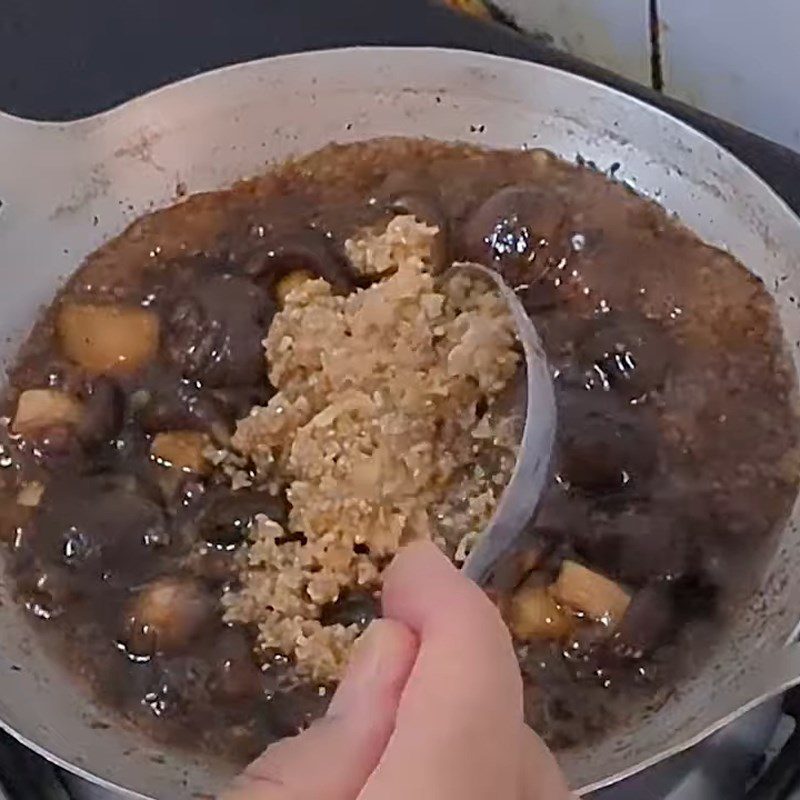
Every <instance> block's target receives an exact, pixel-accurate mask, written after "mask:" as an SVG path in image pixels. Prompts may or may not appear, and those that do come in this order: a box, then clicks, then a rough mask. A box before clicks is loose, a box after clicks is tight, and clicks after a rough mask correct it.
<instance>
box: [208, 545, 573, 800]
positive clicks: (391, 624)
mask: <svg viewBox="0 0 800 800" xmlns="http://www.w3.org/2000/svg"><path fill="white" fill-rule="evenodd" d="M383 612H384V618H383V619H380V620H376V621H375V622H373V623H372V624H371V625H370V626H369V628H368V629H367V631H366V633H365V634H364V636H363V637H362V639H361V640H360V641H359V643H358V644H357V646H356V648H355V651H354V653H353V657H352V660H351V663H350V666H349V667H348V670H347V674H346V675H345V677H344V679H343V680H342V683H341V684H340V686H339V688H338V690H337V691H336V694H335V695H334V697H333V699H332V701H331V704H330V707H329V709H328V713H327V714H326V716H325V717H323V718H322V719H321V720H319V721H317V722H315V723H314V724H313V725H312V726H311V727H310V728H309V729H308V730H306V731H304V732H303V733H301V734H299V735H298V736H295V737H293V738H291V739H285V740H283V741H281V742H278V743H277V744H275V745H272V746H271V747H269V748H268V749H267V750H266V752H265V753H264V754H263V755H262V756H261V757H260V758H258V759H257V760H256V761H254V762H253V763H252V764H251V765H250V766H249V767H248V768H247V769H246V770H245V772H244V773H243V774H242V775H241V776H240V777H239V778H237V780H236V781H235V783H234V785H233V786H232V787H231V788H230V789H229V790H228V792H227V793H225V794H224V795H223V797H222V800H409V798H413V799H414V800H487V798H497V800H567V798H569V796H570V795H569V792H568V791H567V788H566V785H565V783H564V779H563V777H562V776H561V773H560V771H559V769H558V767H557V766H556V763H555V760H554V759H553V757H552V755H551V754H550V753H549V752H548V751H547V749H546V748H545V746H544V744H543V743H542V742H541V740H540V739H539V738H538V737H537V736H536V735H535V734H534V733H533V731H531V730H530V728H528V727H527V726H526V725H525V723H524V721H523V712H522V681H521V677H520V672H519V667H518V665H517V660H516V658H515V656H514V652H513V648H512V645H511V639H510V636H509V634H508V631H507V629H506V627H505V625H504V624H503V622H502V620H501V619H500V615H499V614H498V612H497V610H496V609H495V607H494V606H493V605H492V603H491V602H490V601H489V600H488V598H487V597H486V596H485V595H484V594H483V592H481V590H480V589H478V587H477V586H475V585H474V584H473V583H472V582H470V581H469V580H467V579H466V578H465V577H463V576H462V575H461V574H460V573H459V572H458V571H457V570H456V569H455V568H454V567H453V566H452V565H451V564H450V563H449V561H447V559H446V558H445V557H444V556H442V554H441V553H440V552H439V551H438V550H437V549H436V548H435V547H434V546H433V545H431V544H427V543H419V544H413V545H411V546H409V547H407V548H405V549H404V550H402V551H401V552H400V553H399V554H398V556H397V557H396V558H395V560H394V562H393V563H392V565H391V566H390V567H389V569H388V571H387V573H386V576H385V581H384V588H383Z"/></svg>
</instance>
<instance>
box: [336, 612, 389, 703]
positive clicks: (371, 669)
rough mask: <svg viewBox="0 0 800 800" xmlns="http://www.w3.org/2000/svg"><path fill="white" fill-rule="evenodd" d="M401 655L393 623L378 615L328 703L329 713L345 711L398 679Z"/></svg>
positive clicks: (368, 700)
mask: <svg viewBox="0 0 800 800" xmlns="http://www.w3.org/2000/svg"><path fill="white" fill-rule="evenodd" d="M396 655H397V647H396V634H395V631H394V630H393V627H392V623H390V622H387V621H386V620H381V619H376V620H374V621H373V622H371V623H370V625H369V627H368V628H367V629H366V631H364V633H363V634H362V635H361V636H360V637H359V639H358V640H357V641H356V643H355V645H354V646H353V650H352V653H351V655H350V662H349V663H348V665H347V671H346V672H345V676H344V678H343V679H342V682H341V683H340V684H339V688H338V689H337V690H336V694H334V696H333V699H332V700H331V704H330V706H329V707H328V714H329V715H336V716H340V715H345V714H347V713H349V712H351V711H352V710H353V709H354V708H356V707H360V705H361V703H362V702H366V703H369V702H370V698H373V697H374V695H375V692H376V691H379V690H380V689H381V688H382V687H383V685H385V684H387V683H389V682H391V681H392V680H393V679H394V661H395V660H396V658H395V656H396Z"/></svg>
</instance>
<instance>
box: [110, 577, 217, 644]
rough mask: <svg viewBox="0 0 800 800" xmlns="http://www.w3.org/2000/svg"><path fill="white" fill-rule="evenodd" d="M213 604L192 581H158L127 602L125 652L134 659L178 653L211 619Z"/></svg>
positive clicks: (178, 579)
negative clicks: (156, 654) (133, 656)
mask: <svg viewBox="0 0 800 800" xmlns="http://www.w3.org/2000/svg"><path fill="white" fill-rule="evenodd" d="M213 614H214V603H213V600H212V598H211V596H210V595H209V594H208V592H207V591H205V590H204V589H203V588H202V585H201V584H200V583H199V582H197V581H195V580H194V579H192V578H183V577H175V578H160V579H159V580H157V581H155V582H153V583H151V584H148V585H147V586H145V587H144V588H143V589H142V590H141V592H140V593H139V594H138V595H136V597H134V598H133V600H132V601H131V602H130V604H129V606H128V608H127V613H126V617H125V620H124V623H125V629H126V630H125V632H124V633H125V635H124V637H123V640H124V641H125V642H126V645H127V647H128V650H129V651H130V652H131V653H134V654H135V655H138V656H150V655H152V654H153V653H157V652H161V653H178V652H181V651H182V650H184V649H185V648H186V647H187V646H188V645H189V643H190V642H191V641H192V639H194V638H195V637H196V636H197V635H199V633H200V632H201V630H202V628H203V627H204V626H205V625H206V624H208V622H209V620H211V619H212V618H213Z"/></svg>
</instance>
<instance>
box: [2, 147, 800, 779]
mask: <svg viewBox="0 0 800 800" xmlns="http://www.w3.org/2000/svg"><path fill="white" fill-rule="evenodd" d="M457 261H470V262H477V263H481V264H484V265H486V266H488V267H491V268H494V269H496V270H498V271H499V272H500V273H501V274H502V276H503V277H504V279H505V281H506V282H507V283H508V284H509V285H510V286H512V287H513V288H514V289H515V290H516V291H517V293H518V296H519V298H520V300H521V301H522V303H523V305H524V306H525V308H526V310H527V311H528V313H529V314H530V315H531V317H532V318H533V320H534V322H535V324H536V327H537V329H538V331H539V332H540V334H541V336H542V339H543V342H544V346H545V349H546V351H547V355H548V358H549V360H550V364H551V368H552V372H553V376H554V386H555V391H556V398H557V404H558V434H557V443H556V449H555V452H554V454H553V464H552V466H553V479H552V482H551V485H550V486H549V487H548V489H547V490H546V493H545V496H544V498H543V502H542V505H541V509H540V511H539V514H538V516H537V518H536V519H535V520H534V521H533V522H532V523H531V524H530V525H529V527H528V530H527V531H526V534H525V538H524V540H523V541H522V543H521V545H520V548H519V551H518V552H516V553H514V554H513V555H512V556H510V557H509V559H508V560H507V562H506V563H504V564H502V565H500V566H499V568H498V569H497V572H496V574H495V576H494V582H493V584H492V586H491V587H490V596H491V597H492V599H493V600H494V601H495V602H496V603H497V604H498V606H499V608H500V610H501V612H502V613H503V615H504V617H505V619H506V620H507V622H508V625H509V627H510V629H511V631H512V634H513V635H514V639H515V643H516V647H517V652H518V655H519V660H520V665H521V668H522V671H523V676H524V680H525V705H526V713H527V717H528V721H529V722H530V723H531V724H532V725H533V726H534V727H535V728H536V729H537V730H538V731H540V732H541V733H542V734H543V735H544V737H545V738H546V739H547V740H548V742H549V743H550V744H551V745H553V746H554V747H556V748H559V749H563V748H570V747H581V746H586V745H591V743H592V742H593V741H595V740H596V739H597V738H598V737H601V736H603V735H605V734H606V733H607V732H608V731H609V730H611V729H613V727H614V726H615V725H616V724H618V723H619V722H620V721H622V720H629V719H630V718H631V716H632V715H633V716H635V715H637V714H642V713H643V712H645V711H646V710H650V709H652V708H657V707H658V705H659V704H660V703H661V702H662V701H663V698H664V697H665V696H666V695H667V694H668V693H669V692H671V691H672V690H673V688H674V686H675V684H676V682H679V681H680V680H681V676H682V675H683V674H685V673H686V671H687V670H693V669H695V668H696V666H697V664H698V663H700V662H702V660H703V658H705V657H706V655H707V653H708V651H709V648H710V647H711V646H712V645H713V641H714V639H715V636H716V635H717V634H718V633H719V632H720V631H724V629H725V625H726V621H727V620H728V619H729V618H730V615H732V614H735V613H736V609H737V606H738V604H739V603H741V602H742V601H743V600H744V599H745V598H746V597H747V595H748V594H749V593H750V592H751V591H752V589H753V588H754V586H755V583H756V581H757V579H758V577H759V572H760V569H761V564H762V563H763V560H764V559H765V558H766V557H767V556H768V555H769V554H770V552H771V549H772V545H773V543H774V537H773V536H772V533H773V531H774V530H775V529H776V527H777V526H779V524H780V523H781V522H782V520H783V519H784V518H785V516H786V514H787V513H788V510H789V508H790V506H791V503H792V502H793V500H794V497H795V495H796V491H797V474H798V458H797V449H796V448H797V417H796V412H795V394H794V392H795V381H794V375H793V373H792V370H791V368H790V366H789V361H788V359H787V358H786V357H785V355H784V350H783V344H782V334H781V330H780V327H779V323H778V318H777V314H776V310H775V307H774V305H773V302H772V300H771V298H770V296H769V294H768V293H767V291H766V290H765V289H764V287H763V285H762V284H761V283H760V281H759V280H758V279H757V278H755V277H753V276H752V275H751V274H750V273H749V272H748V271H747V270H746V269H745V268H744V267H743V266H742V265H741V264H739V263H737V262H736V261H735V260H734V259H733V258H731V257H730V256H728V255H726V254H725V253H723V252H721V251H720V250H718V249H715V248H712V247H709V246H707V245H705V244H703V243H702V242H700V241H699V240H698V239H697V238H696V237H695V236H694V235H693V234H691V233H690V232H689V231H688V230H686V229H685V228H683V227H682V226H681V225H680V224H679V223H678V222H676V221H674V220H672V219H670V218H669V217H668V216H667V215H666V214H665V212H664V211H663V210H662V209H660V208H658V207H657V206H656V205H654V204H652V203H650V202H649V201H646V200H644V199H642V198H640V197H637V196H636V195H635V194H633V193H632V192H631V191H629V190H628V189H627V188H626V187H624V186H622V185H620V184H618V183H615V182H613V181H612V180H609V179H607V178H606V177H605V176H603V175H600V174H598V173H597V172H594V171H592V170H590V169H588V168H586V167H582V166H572V165H569V164H566V163H563V162H561V161H559V160H558V159H556V158H555V157H554V156H552V155H551V154H549V153H547V152H545V151H542V150H535V151H521V150H519V151H508V152H503V151H487V150H480V149H476V148H472V147H468V146H464V145H452V144H442V143H437V142H432V141H414V140H403V139H387V140H377V141H372V142H364V143H360V144H352V145H347V146H334V145H331V146H329V147H326V148H324V149H323V150H321V151H319V152H317V153H314V154H312V155H309V156H307V157H304V158H302V159H300V160H298V161H295V162H291V163H288V164H284V165H281V166H279V167H277V168H275V169H274V170H272V171H270V172H268V173H267V174H265V175H264V176H261V177H258V178H256V179H254V180H251V181H247V182H244V183H242V184H240V185H237V186H235V187H233V188H232V189H230V190H226V191H221V192H214V193H208V194H203V195H196V196H193V197H189V198H187V199H185V200H184V201H182V202H179V203H177V204H176V205H175V206H173V207H171V208H168V209H165V210H163V211H158V212H156V213H154V214H151V215H149V216H146V217H143V218H141V219H140V220H138V221H137V222H135V223H134V224H133V225H131V227H130V228H129V229H128V230H126V231H125V232H124V233H122V234H121V235H120V236H119V237H117V238H116V239H114V240H112V241H110V242H108V243H107V244H106V245H104V246H103V247H102V248H100V249H99V250H98V251H97V252H95V253H94V254H92V255H91V256H90V257H89V258H88V259H87V260H86V262H85V263H84V264H83V265H81V266H80V267H79V269H78V270H77V271H76V272H75V274H74V275H73V276H72V278H71V279H70V280H69V282H68V283H67V285H66V287H65V288H64V289H63V290H62V291H61V292H60V293H59V294H58V295H57V296H56V298H55V299H54V301H53V303H52V305H51V306H50V308H49V309H48V310H47V311H46V312H45V313H44V314H43V316H42V317H41V319H40V320H39V321H38V322H37V323H36V325H35V326H34V328H33V331H32V332H31V334H30V336H29V337H28V339H27V341H26V342H25V343H24V345H23V346H22V348H21V349H20V352H19V356H18V359H17V361H16V363H15V365H14V367H13V368H12V369H11V370H10V374H9V379H10V385H9V388H8V391H7V393H6V396H5V415H6V416H5V424H4V426H3V433H2V442H0V444H1V445H2V451H3V452H2V454H0V455H2V458H1V459H0V464H2V465H4V467H3V469H2V470H0V493H1V494H2V497H1V498H0V499H1V500H2V502H0V532H2V537H3V539H4V540H5V542H6V545H7V550H8V557H7V559H6V562H7V570H8V572H9V574H10V575H11V576H12V578H13V580H14V582H15V586H16V594H17V597H18V600H19V603H20V606H21V607H22V608H23V609H24V610H25V613H27V614H28V615H29V617H30V620H31V624H32V625H33V626H34V627H35V629H36V631H37V633H38V634H39V635H40V636H41V637H42V638H43V639H44V640H45V641H46V643H47V644H48V646H49V647H50V648H51V650H52V652H53V654H54V657H57V658H60V659H62V660H63V661H64V662H65V663H66V664H68V665H69V667H70V668H71V670H72V671H73V672H74V673H75V674H76V676H78V677H79V678H80V680H81V681H82V682H83V683H85V684H86V686H87V687H88V689H87V690H91V691H92V692H93V693H94V694H95V695H96V696H97V697H98V698H99V699H100V700H101V701H103V702H104V703H106V704H107V705H108V707H109V708H113V709H115V710H116V711H117V712H118V713H119V715H120V718H121V719H124V720H127V721H128V722H130V723H132V724H134V725H136V726H137V727H139V728H141V729H143V730H145V731H146V732H147V733H148V734H149V735H150V736H151V737H153V738H154V739H157V740H159V741H162V742H165V743H170V744H174V745H181V746H184V747H189V748H192V749H194V750H198V751H202V752H204V753H207V754H218V755H222V756H224V757H226V758H228V759H230V760H232V761H234V762H236V763H241V762H244V761H246V760H247V759H249V758H251V757H252V756H254V755H255V754H257V753H258V752H260V751H261V750H262V749H263V748H264V747H265V746H266V745H267V744H269V743H270V742H272V741H274V740H276V739H278V738H280V737H283V736H286V735H288V734H291V733H294V732H296V731H297V730H299V729H300V728H302V727H303V726H305V725H307V724H308V723H309V722H310V721H311V720H312V719H313V718H314V717H316V716H318V715H320V714H322V713H323V712H324V710H325V707H326V705H327V702H328V698H329V696H330V692H331V689H332V688H333V687H334V686H335V681H336V678H337V676H339V675H341V671H342V669H343V667H344V664H345V663H346V658H347V652H348V649H349V648H350V646H351V644H352V642H353V641H354V639H355V637H356V636H357V635H358V634H359V633H360V631H362V630H363V629H364V628H365V627H366V625H367V624H368V623H369V621H370V620H371V619H372V618H373V617H374V616H375V615H376V614H377V613H378V612H379V607H380V603H379V595H380V575H381V571H382V570H383V568H384V567H385V566H386V564H387V563H388V561H389V560H390V559H391V557H392V555H393V553H394V552H396V550H397V548H398V547H399V546H400V545H401V544H402V543H403V542H405V541H408V540H410V539H413V538H416V537H430V538H431V539H433V540H434V541H436V542H437V543H439V544H440V545H441V546H442V548H443V549H444V550H445V551H446V552H447V553H448V554H449V555H450V556H451V557H452V558H453V559H454V560H455V561H456V562H460V561H462V560H463V558H464V557H465V555H466V553H467V552H468V549H469V547H470V545H471V544H472V543H473V542H474V540H475V538H476V536H478V535H479V533H480V531H481V529H482V528H483V526H484V525H485V523H486V521H487V520H488V519H489V518H490V517H491V514H492V511H493V508H494V506H495V503H496V502H497V499H498V497H499V495H500V494H501V492H502V488H503V486H504V484H505V482H506V481H507V479H508V476H509V474H510V472H511V470H512V469H513V464H514V453H515V448H516V445H517V441H518V439H517V436H518V422H519V419H518V417H519V411H520V403H519V393H518V389H519V385H520V381H519V375H520V371H521V370H523V365H522V362H521V359H520V356H519V354H518V352H517V347H516V343H515V341H514V336H513V330H512V328H511V327H510V324H509V320H508V317H507V315H506V311H505V308H504V307H503V306H502V304H501V303H500V301H499V300H498V298H497V296H496V295H495V294H494V293H493V292H492V291H490V290H489V288H488V287H487V286H484V285H482V284H480V283H475V282H474V280H466V279H465V278H464V277H463V274H462V275H461V276H456V277H448V274H446V270H447V268H448V267H449V266H450V265H451V264H452V263H454V262H457ZM453 657H454V658H458V657H459V654H454V656H453Z"/></svg>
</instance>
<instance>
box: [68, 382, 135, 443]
mask: <svg viewBox="0 0 800 800" xmlns="http://www.w3.org/2000/svg"><path fill="white" fill-rule="evenodd" d="M124 413H125V396H124V395H123V393H122V390H121V389H120V387H119V386H118V384H117V383H116V381H114V380H113V379H112V378H108V377H105V376H100V377H98V378H95V379H94V380H93V381H92V382H91V383H90V385H89V386H88V397H87V399H86V401H85V403H84V405H83V414H82V416H81V420H80V422H79V423H78V428H77V434H78V439H79V440H80V442H81V444H83V445H84V446H85V447H95V446H97V445H100V444H103V443H105V442H108V441H110V440H111V439H112V438H113V437H115V436H116V435H117V434H118V433H119V431H120V429H121V427H122V422H123V417H124Z"/></svg>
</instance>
